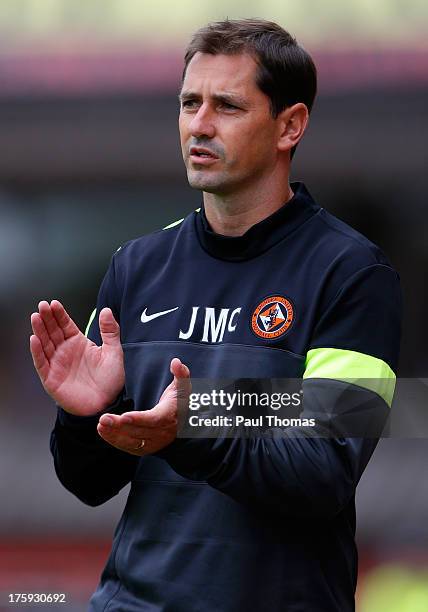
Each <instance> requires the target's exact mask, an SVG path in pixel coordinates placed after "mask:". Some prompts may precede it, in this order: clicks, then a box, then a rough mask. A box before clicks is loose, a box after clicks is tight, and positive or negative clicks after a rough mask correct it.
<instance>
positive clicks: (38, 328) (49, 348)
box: [31, 312, 55, 359]
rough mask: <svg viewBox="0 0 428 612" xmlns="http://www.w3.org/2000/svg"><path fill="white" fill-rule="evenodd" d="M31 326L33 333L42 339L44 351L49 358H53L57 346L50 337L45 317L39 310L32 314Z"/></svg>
mask: <svg viewBox="0 0 428 612" xmlns="http://www.w3.org/2000/svg"><path fill="white" fill-rule="evenodd" d="M31 328H32V330H33V333H34V335H35V336H37V338H38V339H39V340H40V342H41V345H42V347H43V351H44V353H45V355H46V357H47V358H48V359H51V357H52V356H53V354H54V353H55V346H54V344H53V342H52V340H51V339H50V337H49V334H48V332H47V330H46V327H45V324H44V323H43V319H42V317H41V316H40V314H39V313H38V312H33V314H32V315H31Z"/></svg>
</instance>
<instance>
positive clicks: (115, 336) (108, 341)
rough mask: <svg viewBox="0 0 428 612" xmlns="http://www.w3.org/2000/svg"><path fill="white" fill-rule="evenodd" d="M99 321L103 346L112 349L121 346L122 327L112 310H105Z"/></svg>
mask: <svg viewBox="0 0 428 612" xmlns="http://www.w3.org/2000/svg"><path fill="white" fill-rule="evenodd" d="M98 321H99V327H100V333H101V339H102V341H103V344H105V345H107V346H111V347H118V346H120V327H119V324H118V323H117V321H116V319H115V318H114V316H113V313H112V311H111V309H110V308H103V309H102V310H101V312H100V316H99V319H98Z"/></svg>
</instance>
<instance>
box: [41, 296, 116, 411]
mask: <svg viewBox="0 0 428 612" xmlns="http://www.w3.org/2000/svg"><path fill="white" fill-rule="evenodd" d="M31 326H32V329H33V332H34V335H32V336H31V338H30V349H31V354H32V356H33V362H34V366H35V368H36V370H37V373H38V375H39V377H40V380H41V382H42V384H43V387H44V388H45V390H46V391H47V392H48V393H49V395H50V396H51V397H52V398H53V399H54V400H55V401H56V402H57V403H58V404H59V405H60V406H61V407H62V408H64V410H66V411H67V412H70V413H71V414H75V415H79V416H89V415H94V414H97V413H98V412H100V411H102V410H103V409H104V408H106V407H107V406H109V405H110V404H111V403H112V402H113V401H114V400H115V399H116V397H117V396H118V394H119V393H120V391H121V389H122V388H123V385H124V384H125V370H124V364H123V350H122V346H121V343H120V329H119V325H118V324H117V322H116V321H115V319H114V317H113V313H112V312H111V310H110V309H109V308H103V310H102V311H101V312H100V316H99V326H100V332H101V338H102V341H103V344H102V346H97V345H96V344H94V342H92V341H91V340H89V339H88V338H86V337H85V336H84V334H83V333H82V332H81V331H80V330H79V328H78V327H77V325H76V324H75V323H74V321H73V320H72V319H71V318H70V316H69V315H68V314H67V312H66V310H65V309H64V307H63V306H62V304H61V303H60V302H58V301H57V300H53V301H52V302H51V303H50V304H49V303H48V302H46V301H42V302H40V304H39V312H37V313H33V314H32V315H31Z"/></svg>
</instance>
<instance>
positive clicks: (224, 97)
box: [178, 90, 249, 107]
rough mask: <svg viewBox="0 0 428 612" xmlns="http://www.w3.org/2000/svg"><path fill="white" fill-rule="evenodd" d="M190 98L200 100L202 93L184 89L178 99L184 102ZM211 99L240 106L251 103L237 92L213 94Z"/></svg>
mask: <svg viewBox="0 0 428 612" xmlns="http://www.w3.org/2000/svg"><path fill="white" fill-rule="evenodd" d="M190 98H191V99H193V100H200V99H201V95H200V94H198V93H196V92H195V91H191V90H186V91H182V92H180V94H179V95H178V99H179V100H180V102H182V101H183V100H189V99H190ZM211 99H212V100H214V101H215V102H226V103H227V104H237V105H238V106H244V107H246V106H248V105H249V103H248V100H246V99H245V98H243V97H242V96H240V95H238V94H235V93H226V92H224V93H217V94H213V95H212V96H211Z"/></svg>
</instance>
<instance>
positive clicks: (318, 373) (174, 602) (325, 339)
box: [31, 20, 400, 612]
mask: <svg viewBox="0 0 428 612" xmlns="http://www.w3.org/2000/svg"><path fill="white" fill-rule="evenodd" d="M315 90H316V72H315V67H314V64H313V62H312V60H311V58H310V57H309V55H308V54H307V53H306V52H305V51H304V50H303V49H302V48H301V47H299V46H298V44H297V43H296V41H295V40H294V39H293V38H292V37H291V36H290V35H289V34H288V33H287V32H285V31H284V30H283V29H282V28H280V27H279V26H278V25H276V24H274V23H270V22H265V21H261V20H242V21H224V22H220V23H214V24H210V25H208V26H207V27H205V28H202V29H201V30H199V31H198V32H196V34H195V35H194V37H193V39H192V41H191V42H190V45H189V47H188V49H187V52H186V56H185V69H184V74H183V82H182V89H181V92H180V106H181V108H180V120H179V127H180V136H181V146H182V152H183V158H184V162H185V164H186V169H187V175H188V180H189V183H190V185H191V186H192V187H195V188H197V189H200V190H202V191H203V205H202V208H201V210H200V211H199V212H194V213H191V214H190V215H188V216H187V217H186V218H185V219H184V220H182V221H181V222H177V223H174V224H172V225H171V226H169V227H168V228H165V229H164V230H160V231H158V232H155V233H154V234H151V235H149V236H146V237H143V238H140V239H137V240H133V241H131V242H130V243H127V244H126V245H124V246H123V247H122V248H121V249H120V250H119V251H118V252H117V253H116V254H115V255H114V256H113V258H112V262H111V265H110V267H109V270H108V272H107V274H106V277H105V279H104V281H103V284H102V286H101V289H100V292H99V297H98V302H97V309H96V312H97V316H94V317H93V318H92V320H91V321H90V324H89V327H88V338H86V337H85V336H84V335H83V334H82V333H81V332H80V331H79V330H78V328H77V327H76V325H75V324H74V322H73V321H72V320H71V319H70V317H69V316H68V314H67V313H66V311H65V310H64V308H63V306H62V305H61V304H60V303H59V302H58V301H55V300H54V301H52V302H51V303H50V304H49V303H48V302H41V303H40V304H39V312H38V313H34V314H33V315H32V326H33V331H34V335H33V336H32V337H31V350H32V354H33V359H34V363H35V367H36V369H37V371H38V373H39V375H40V378H41V380H42V383H43V385H44V387H45V389H46V390H47V392H48V393H50V395H51V396H52V397H53V398H54V399H55V401H56V402H57V404H58V405H59V406H61V408H59V410H58V418H57V422H56V425H55V429H54V431H53V433H52V438H51V449H52V453H53V455H54V459H55V467H56V471H57V474H58V476H59V478H60V480H61V482H62V483H63V484H64V486H66V487H67V488H68V489H69V490H70V491H72V492H73V493H74V494H75V495H77V496H78V497H79V498H80V499H81V500H82V501H84V502H85V503H87V504H90V505H98V504H101V503H103V502H104V501H106V500H107V499H109V498H111V497H112V496H113V495H115V494H116V493H117V492H118V491H119V490H120V489H121V488H122V487H123V486H124V485H125V484H127V483H128V482H131V491H130V494H129V498H128V502H127V505H126V508H125V511H124V513H123V516H122V519H121V521H120V523H119V525H118V528H117V530H116V533H115V537H114V542H113V548H112V552H111V555H110V558H109V560H108V562H107V565H106V568H105V570H104V572H103V574H102V578H101V582H100V585H99V587H98V589H97V591H96V593H95V594H94V596H93V597H92V600H91V606H90V609H91V610H97V611H98V610H124V611H127V612H128V611H132V610H150V611H155V610H159V611H160V610H164V611H167V610H168V611H169V610H170V611H173V612H193V611H204V612H211V611H221V612H229V611H230V612H232V611H233V612H238V611H247V610H252V611H262V610H263V611H265V610H269V611H287V612H298V611H305V612H333V611H337V612H347V611H350V610H353V609H354V591H355V585H356V571H357V558H356V551H355V544H354V533H355V504H354V495H355V488H356V485H357V482H358V480H359V478H360V476H361V474H362V472H363V470H364V468H365V466H366V464H367V462H368V460H369V458H370V456H371V453H372V452H373V450H374V447H375V445H376V440H374V439H371V438H373V433H372V432H373V430H372V429H370V424H371V418H372V415H373V414H375V415H377V417H378V416H379V414H380V415H381V419H383V418H384V415H385V412H386V410H387V409H388V405H389V404H390V402H391V398H392V390H393V385H394V379H395V374H394V370H395V369H396V364H397V357H398V343H399V327H400V291H399V285H398V279H397V275H396V273H395V272H394V270H393V269H392V268H391V266H390V264H389V263H388V261H387V260H386V258H385V256H384V255H383V254H382V253H381V252H380V251H379V249H378V248H377V247H376V246H374V245H373V244H372V243H370V242H369V241H368V240H367V239H365V238H364V237H363V236H361V235H360V234H358V233H357V232H355V231H354V230H352V229H351V228H349V227H348V226H347V225H345V224H344V223H342V222H340V221H339V220H337V219H336V218H334V217H333V216H332V215H330V214H328V213H327V212H326V211H324V210H323V209H322V208H320V207H319V206H318V205H317V204H316V203H315V202H314V200H313V199H312V198H311V196H310V194H309V193H308V191H307V190H306V188H305V187H304V186H303V185H302V184H301V183H292V184H290V183H289V172H290V162H291V157H292V155H293V153H294V151H295V148H296V146H297V144H298V143H299V142H300V140H301V138H302V136H303V134H304V131H305V128H306V125H307V121H308V114H309V111H310V109H311V107H312V103H313V100H314V97H315ZM168 366H169V370H170V371H168ZM171 374H172V376H173V379H172V382H171V376H170V375H171ZM190 375H192V377H199V378H210V379H216V378H220V377H228V378H246V379H259V378H264V379H267V378H303V381H304V387H305V389H304V396H305V402H304V410H305V411H306V412H308V413H312V414H322V413H323V412H324V411H327V412H328V413H329V414H331V413H334V412H335V411H337V413H338V414H339V413H340V412H341V411H344V412H345V413H346V412H349V413H350V414H351V415H355V414H356V415H357V420H358V421H359V422H361V420H362V421H364V427H366V428H367V429H366V433H367V434H368V435H367V436H365V437H363V436H361V437H352V436H349V437H347V436H337V437H331V438H329V437H308V436H306V437H298V436H297V437H293V435H292V432H290V431H289V430H287V431H285V432H284V435H282V436H274V437H273V438H270V439H267V438H266V439H265V438H259V437H250V438H248V439H239V438H238V437H231V438H228V437H220V438H212V439H190V438H181V437H177V403H178V397H179V394H180V393H181V389H184V391H183V392H184V394H185V393H186V392H188V390H189V386H188V384H189V376H190ZM349 378H352V379H353V380H354V382H355V381H356V384H353V385H351V387H349V385H347V384H346V379H349ZM125 381H126V382H125ZM344 398H345V400H346V401H344ZM361 407H362V408H361ZM377 417H376V418H377ZM364 427H363V429H364Z"/></svg>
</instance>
